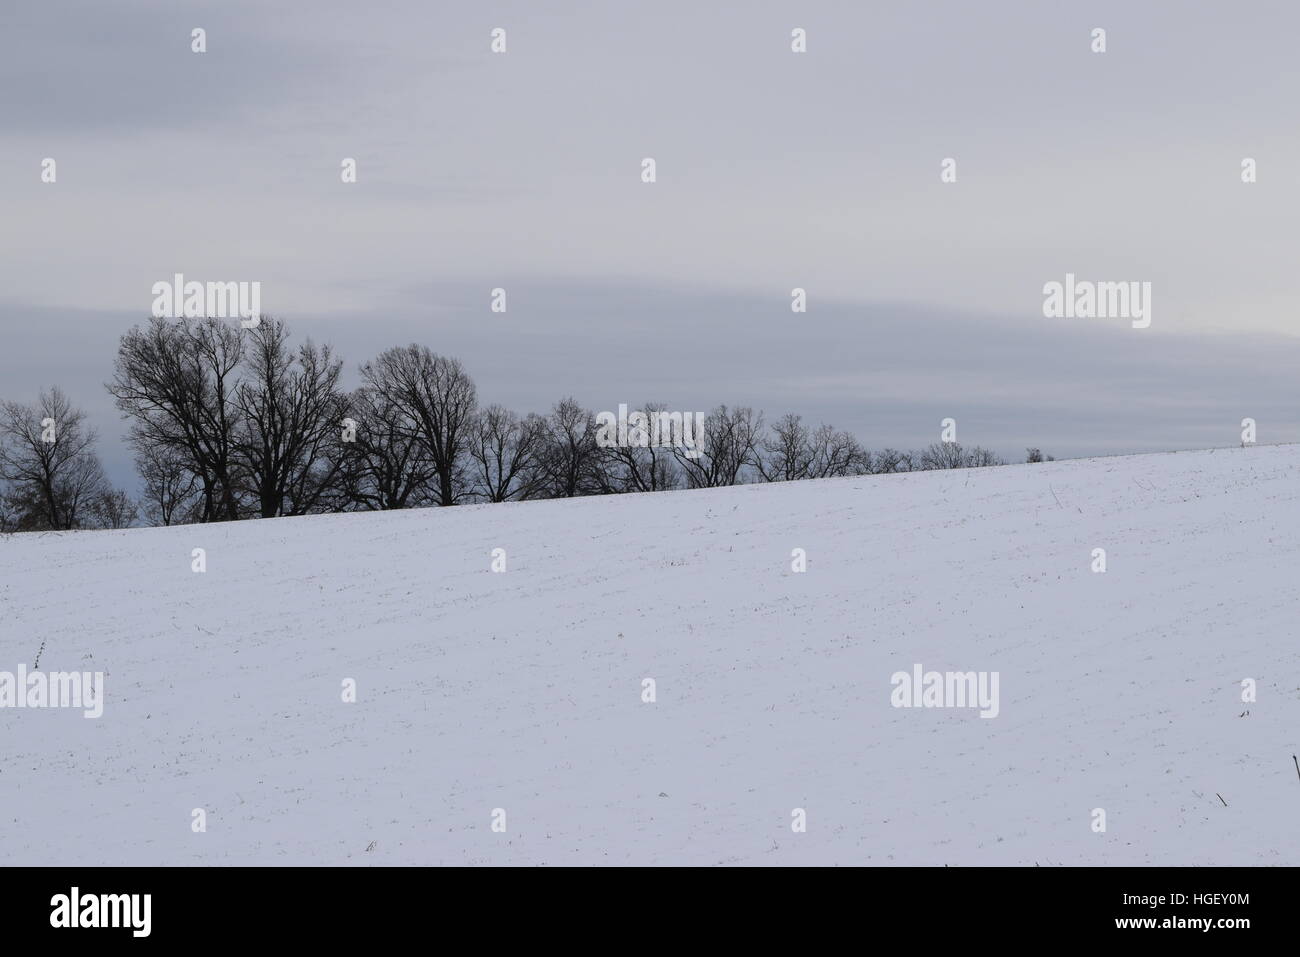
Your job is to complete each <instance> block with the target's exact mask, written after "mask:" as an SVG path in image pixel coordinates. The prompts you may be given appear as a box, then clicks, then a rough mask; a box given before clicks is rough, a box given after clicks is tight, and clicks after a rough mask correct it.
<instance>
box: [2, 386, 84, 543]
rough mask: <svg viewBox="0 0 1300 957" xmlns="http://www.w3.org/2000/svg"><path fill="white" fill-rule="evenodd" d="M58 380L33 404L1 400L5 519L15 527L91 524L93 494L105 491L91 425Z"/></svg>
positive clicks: (65, 526)
mask: <svg viewBox="0 0 1300 957" xmlns="http://www.w3.org/2000/svg"><path fill="white" fill-rule="evenodd" d="M85 418H86V416H85V413H84V412H82V411H81V410H80V409H77V408H74V407H73V406H72V403H71V402H70V401H69V400H68V397H67V396H66V395H65V394H64V392H63V390H62V389H60V388H58V387H57V386H56V387H54V388H52V389H49V390H47V391H42V392H41V393H40V397H39V398H38V400H37V402H36V404H35V405H30V406H29V405H23V404H22V403H18V402H6V403H4V404H3V406H0V473H2V474H3V475H4V476H5V478H6V479H7V480H8V482H9V488H8V489H7V491H6V498H7V499H8V503H9V504H8V510H9V511H10V513H11V517H10V519H9V521H10V522H11V523H12V524H14V525H15V527H17V528H19V529H24V530H27V529H72V528H82V527H87V526H89V525H91V524H93V519H94V515H93V509H94V503H95V502H96V500H97V499H99V498H100V497H101V496H103V495H104V494H105V493H106V492H107V491H108V484H107V482H106V481H105V479H104V470H103V467H102V466H101V465H100V462H99V457H98V456H97V455H95V452H94V444H95V438H96V435H95V431H94V430H93V429H91V428H90V427H88V426H87V425H86V424H85Z"/></svg>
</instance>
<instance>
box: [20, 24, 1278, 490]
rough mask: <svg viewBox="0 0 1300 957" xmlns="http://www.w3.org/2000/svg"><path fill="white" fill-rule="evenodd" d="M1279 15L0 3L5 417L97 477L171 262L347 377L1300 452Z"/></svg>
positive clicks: (1009, 451) (995, 443)
mask: <svg viewBox="0 0 1300 957" xmlns="http://www.w3.org/2000/svg"><path fill="white" fill-rule="evenodd" d="M195 27H202V28H204V29H205V30H206V32H207V48H208V49H207V52H206V53H204V54H195V53H192V52H191V50H190V45H191V39H190V37H191V30H192V29H193V28H195ZM494 27H501V28H503V29H505V30H506V37H507V49H508V52H507V53H505V54H493V53H491V52H490V49H489V43H490V32H491V30H492V29H493V28H494ZM795 27H802V28H804V29H806V30H807V36H808V41H807V45H808V52H807V53H804V54H795V53H792V52H791V50H790V31H791V30H792V29H793V28H795ZM1095 27H1103V28H1105V29H1106V31H1107V52H1105V53H1104V54H1096V53H1093V52H1092V51H1091V48H1090V45H1091V42H1092V41H1091V36H1090V34H1091V31H1092V30H1093V28H1095ZM1298 30H1300V8H1298V7H1297V5H1296V4H1294V3H1288V2H1278V3H1254V2H1243V3H1232V4H1228V3H1200V2H1169V3H1157V2H1149V0H1148V2H1142V3H1137V4H1135V3H1127V2H1126V3H1114V4H1108V3H1097V2H1090V3H1043V2H1033V0H1024V2H988V3H979V4H973V3H968V2H952V3H939V2H932V0H916V2H909V3H897V2H890V3H864V2H843V3H817V2H799V3H795V2H788V3H775V2H771V3H769V2H739V0H737V2H721V0H718V2H709V0H697V2H690V3H683V2H669V0H657V2H653V3H650V2H646V3H632V2H626V3H622V2H620V3H611V2H591V3H578V2H572V0H553V2H546V3H542V2H537V0H528V2H519V3H492V2H468V0H466V2H455V3H452V2H446V3H444V2H439V3H431V2H427V0H426V2H414V0H413V2H399V0H394V2H371V3H346V4H344V3H332V2H310V3H308V2H286V0H277V2H275V3H268V2H233V0H220V2H213V3H198V2H176V0H166V2H163V0H156V2H132V0H116V2H114V3H112V4H108V3H103V2H99V0H88V2H84V3H73V2H63V0H43V2H26V0H8V2H5V3H4V4H3V5H2V6H0V223H2V224H3V225H2V226H0V397H3V398H6V399H22V400H30V399H32V398H34V394H35V391H36V390H37V389H38V388H39V387H41V386H42V385H50V384H59V385H62V386H63V387H64V388H65V389H66V390H67V391H68V392H69V393H70V394H71V395H72V397H73V398H74V400H76V401H77V402H78V403H80V404H82V405H84V406H85V407H86V408H88V409H89V410H90V411H91V413H92V417H93V420H94V422H95V424H96V425H97V426H98V427H99V428H100V431H101V433H102V435H103V442H102V444H101V449H100V451H101V455H102V456H103V458H104V459H105V462H106V464H108V466H109V468H110V471H111V472H112V474H113V476H114V478H115V479H117V480H118V481H121V482H125V481H128V480H129V479H130V466H129V457H128V456H127V455H126V454H125V453H124V452H123V451H122V449H121V446H120V436H121V434H122V429H123V426H122V424H121V423H120V421H119V420H118V418H117V415H116V412H115V411H114V410H113V409H112V406H111V403H110V401H109V400H108V398H107V396H106V394H105V393H104V390H103V386H102V384H103V382H104V381H105V380H107V379H108V378H109V377H110V376H111V371H112V355H113V351H114V348H115V344H116V341H117V339H118V337H119V336H120V335H121V334H122V332H123V331H124V330H125V329H127V328H129V327H130V326H131V325H132V324H134V323H137V322H140V321H142V320H143V319H144V318H145V317H146V316H147V315H148V312H149V308H150V304H151V301H152V295H151V292H150V289H151V287H152V285H153V283H155V282H157V281H159V280H165V279H169V278H170V277H171V276H172V274H173V273H176V272H181V273H184V274H185V276H186V277H187V278H190V279H199V280H248V281H253V280H256V281H260V282H261V283H262V303H263V308H264V310H265V311H267V312H270V313H273V314H276V315H279V316H282V317H284V318H285V319H286V320H287V321H288V322H289V324H290V326H291V328H292V330H293V331H294V332H295V333H297V334H299V335H301V336H308V335H310V336H312V337H314V338H316V339H324V340H328V341H331V342H333V343H335V344H336V345H337V346H338V347H339V349H340V351H341V352H342V354H343V355H344V357H345V358H346V359H347V360H348V368H349V373H350V375H351V373H352V372H353V370H354V369H355V366H356V364H357V363H359V362H360V361H362V360H364V359H366V358H369V357H370V356H372V355H374V354H375V353H376V352H378V351H380V350H381V349H383V348H386V347H388V346H390V345H395V344H399V343H405V342H409V341H418V342H421V343H424V344H427V345H429V346H430V347H432V348H433V349H434V350H435V351H438V352H444V353H448V354H452V355H456V356H458V357H460V358H461V359H462V360H463V361H464V362H465V363H466V365H467V367H468V368H469V370H470V372H471V374H473V375H474V377H475V379H476V380H477V381H478V384H479V391H480V397H481V398H482V399H483V400H485V401H501V402H504V403H506V404H509V405H511V406H513V407H515V408H517V409H519V410H520V411H526V410H543V409H545V408H546V407H549V406H550V405H551V404H552V403H553V402H554V401H555V400H556V399H557V398H559V397H560V396H562V395H564V394H570V393H571V394H573V395H575V396H576V397H577V398H578V399H579V400H580V401H581V402H583V403H584V404H585V405H587V406H589V407H591V408H593V409H596V410H603V409H611V410H612V409H617V406H618V404H619V403H620V402H627V403H638V402H643V401H647V400H651V401H659V402H663V403H665V404H667V405H668V406H669V407H670V408H680V409H701V410H702V409H706V408H708V407H710V406H712V405H714V404H716V403H718V402H724V401H725V402H728V403H732V404H735V403H741V404H750V405H753V406H756V407H759V408H762V409H764V410H765V411H766V412H767V413H768V416H769V418H771V417H774V416H775V415H777V414H780V413H782V412H785V411H798V412H803V413H805V414H806V415H808V416H810V417H812V418H815V419H827V420H829V421H833V422H834V423H835V424H836V425H838V426H840V427H844V428H850V429H853V430H854V431H856V432H858V434H859V437H860V438H861V439H862V440H863V441H864V442H865V443H866V444H868V445H870V446H873V447H879V446H882V445H894V446H903V447H915V446H921V445H924V444H927V443H929V442H931V441H934V440H936V439H937V438H938V431H939V419H940V418H942V417H945V416H952V417H953V418H955V419H957V421H958V438H959V440H961V441H962V442H963V443H971V444H975V443H978V444H982V445H986V446H989V447H992V448H993V449H995V450H997V451H999V452H1001V453H1002V454H1004V455H1006V456H1008V457H1011V456H1023V447H1024V446H1025V445H1027V444H1033V445H1037V446H1041V447H1042V448H1043V449H1044V450H1045V451H1049V452H1054V453H1056V454H1057V455H1082V454H1096V453H1111V452H1126V451H1136V450H1143V449H1173V448H1191V447H1205V446H1214V445H1232V444H1236V442H1237V441H1238V435H1239V431H1240V421H1241V419H1242V418H1244V417H1247V416H1250V417H1253V418H1255V419H1257V420H1258V422H1259V438H1260V441H1261V442H1280V441H1300V336H1298V335H1297V333H1300V318H1298V316H1297V304H1300V263H1298V257H1297V253H1298V252H1300V243H1298V242H1297V239H1296V232H1297V214H1298V213H1300V127H1298V126H1297V123H1296V104H1297V103H1300V70H1297V69H1296V57H1295V53H1294V38H1295V36H1296V34H1297V31H1298ZM46 157H52V158H54V159H55V160H56V161H57V164H58V165H57V171H58V180H57V182H56V183H54V184H44V183H42V182H41V179H40V173H41V161H42V160H43V159H44V158H46ZM344 157H354V158H355V159H356V160H357V163H358V182H357V183H355V184H343V183H342V182H341V181H340V176H339V172H340V162H341V161H342V159H343V158H344ZM644 157H653V158H654V159H655V160H656V163H657V177H658V179H657V182H655V183H654V184H645V183H643V182H641V175H640V174H641V160H642V158H644ZM945 157H953V158H955V159H956V161H957V182H955V183H949V184H945V183H941V182H940V176H939V173H940V162H941V161H942V160H943V159H944V158H945ZM1245 157H1251V158H1254V159H1255V160H1256V161H1257V164H1258V182H1256V183H1253V184H1243V183H1242V181H1241V162H1242V159H1243V158H1245ZM1067 272H1072V273H1075V274H1076V275H1077V276H1079V277H1080V278H1084V279H1095V280H1115V281H1128V280H1136V281H1147V282H1150V283H1151V284H1152V324H1151V327H1150V328H1149V329H1142V330H1138V329H1133V328H1131V327H1130V325H1129V323H1128V322H1127V321H1124V320H1102V319H1068V320H1067V319H1047V318H1044V317H1043V313H1042V303H1043V292H1042V290H1043V284H1044V283H1046V282H1049V281H1052V280H1058V281H1059V280H1062V279H1063V278H1064V276H1065V274H1066V273H1067ZM498 286H499V287H504V288H505V289H506V290H507V296H508V303H509V311H508V312H507V313H506V314H504V315H501V314H494V313H492V312H490V311H489V292H490V290H491V289H492V288H493V287H498ZM796 286H799V287H803V288H805V289H806V290H807V292H808V299H809V307H808V312H807V313H806V314H794V313H792V312H791V311H790V290H791V289H792V288H793V287H796Z"/></svg>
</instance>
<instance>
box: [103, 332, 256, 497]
mask: <svg viewBox="0 0 1300 957" xmlns="http://www.w3.org/2000/svg"><path fill="white" fill-rule="evenodd" d="M243 356H244V339H243V336H242V330H240V328H239V327H238V326H232V325H230V324H228V323H226V322H224V321H223V320H220V319H177V320H171V319H159V318H156V317H155V318H151V319H150V320H149V322H148V324H147V325H146V326H145V327H144V328H140V327H138V326H137V327H136V328H134V329H132V330H131V331H130V332H128V333H127V334H126V335H124V336H122V340H121V342H120V344H119V345H118V354H117V361H116V364H115V376H114V379H113V381H112V382H111V383H109V384H108V391H109V392H110V393H111V394H112V395H113V397H114V399H116V401H117V408H118V410H119V411H121V412H122V413H123V415H124V416H126V417H127V418H129V419H131V420H132V425H131V442H132V445H133V446H134V447H135V448H136V449H137V451H138V450H140V449H141V448H142V447H145V446H148V447H159V448H165V449H168V450H170V451H172V452H174V453H176V454H178V455H181V456H182V457H183V458H184V461H185V468H186V469H188V470H189V471H190V472H191V473H192V474H193V475H194V476H195V477H196V478H197V479H198V483H199V488H200V493H201V496H202V507H201V510H200V518H201V520H202V521H205V522H211V521H221V520H229V519H237V518H239V500H238V492H237V484H238V480H239V475H238V473H237V468H238V465H237V461H236V457H235V430H236V427H237V425H238V422H239V409H238V408H237V407H236V405H235V390H236V388H237V381H236V373H237V370H238V368H239V366H240V363H241V362H242V360H243Z"/></svg>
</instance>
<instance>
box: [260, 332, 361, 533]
mask: <svg viewBox="0 0 1300 957" xmlns="http://www.w3.org/2000/svg"><path fill="white" fill-rule="evenodd" d="M288 339H289V333H288V330H287V329H286V328H285V325H284V323H283V322H280V321H279V320H277V319H273V318H270V317H263V319H262V321H261V322H260V323H259V324H258V326H257V327H256V328H255V329H254V330H253V331H252V332H251V333H249V335H248V343H247V346H246V348H245V368H246V376H245V378H244V380H243V381H242V382H241V383H240V385H239V387H238V388H237V389H236V391H235V405H236V406H237V407H238V409H239V412H240V421H239V424H238V428H237V429H236V432H235V436H234V445H235V450H236V456H237V459H238V463H239V475H240V476H241V478H242V479H243V481H244V482H245V483H246V484H247V487H248V488H249V490H250V492H251V493H252V497H253V498H254V499H255V501H256V503H257V508H258V512H259V514H261V516H262V517H263V518H273V517H275V516H277V515H303V514H306V513H307V512H311V511H315V510H318V509H319V507H320V505H321V502H322V500H323V498H324V496H325V494H326V492H327V491H328V489H329V488H330V484H331V482H332V480H333V478H334V475H335V472H336V471H337V470H338V469H339V468H340V467H341V457H340V456H338V455H334V456H331V455H329V454H328V453H329V450H330V449H331V448H332V447H333V446H334V445H335V444H336V443H338V442H339V441H341V433H342V428H343V419H344V417H345V416H344V412H345V400H344V397H343V395H342V393H341V392H340V390H339V378H340V374H341V372H342V369H343V363H342V361H341V360H338V359H335V358H333V355H332V353H331V351H330V347H329V346H322V347H320V348H317V347H316V346H315V345H313V344H312V342H311V341H310V340H308V341H307V342H306V343H305V344H304V345H301V346H299V347H298V349H297V351H296V352H295V351H294V350H293V349H292V348H291V347H290V346H289V342H288Z"/></svg>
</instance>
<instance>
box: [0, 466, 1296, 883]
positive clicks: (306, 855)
mask: <svg viewBox="0 0 1300 957" xmlns="http://www.w3.org/2000/svg"><path fill="white" fill-rule="evenodd" d="M194 548H204V549H206V550H207V572H206V573H205V574H195V573H194V572H192V571H191V564H190V563H191V557H190V555H191V550H192V549H194ZM494 548H504V549H506V550H507V555H508V570H507V571H506V572H505V573H504V574H497V573H493V572H492V571H491V570H490V569H489V564H490V561H491V554H490V553H491V551H492V549H494ZM794 548H803V549H805V550H806V551H807V554H808V570H807V572H806V573H803V574H796V573H794V572H792V571H791V564H790V563H791V550H792V549H794ZM1094 548H1105V549H1106V551H1107V562H1108V570H1107V572H1106V573H1105V574H1096V573H1093V572H1092V570H1091V567H1090V566H1091V563H1092V549H1094ZM1298 570H1300V446H1275V447H1258V448H1250V449H1230V450H1226V449H1220V450H1216V451H1212V452H1189V453H1176V454H1163V455H1143V456H1132V457H1123V458H1102V459H1091V460H1078V461H1070V462H1056V463H1045V464H1041V465H1032V466H1010V467H1005V468H991V469H979V470H970V471H955V472H929V473H919V474H912V475H890V476H873V477H862V478H850V479H832V480H828V481H819V482H800V483H794V484H788V485H763V486H747V487H741V488H731V489H720V490H710V491H691V492H673V493H662V494H654V495H622V496H612V497H603V498H585V499H578V500H571V501H556V502H530V503H523V504H511V505H491V506H476V507H471V508H455V509H427V510H419V511H405V512H396V513H384V514H374V513H368V514H356V515H341V516H318V517H310V518H301V519H277V520H272V521H255V522H242V523H237V524H229V525H211V526H188V527H180V528H170V529H138V530H130V531H122V532H86V533H70V534H49V535H23V536H8V537H4V538H0V670H8V671H15V670H16V669H17V666H18V665H19V664H20V663H22V664H26V665H27V666H29V667H31V666H32V664H33V659H34V657H35V656H36V654H37V651H38V649H40V648H41V647H42V645H43V646H44V650H43V652H42V654H41V660H40V666H41V670H43V671H50V670H74V669H75V670H102V671H104V672H106V675H107V677H106V679H105V687H106V695H105V711H104V715H103V717H102V718H100V719H99V720H87V719H85V718H84V717H82V714H81V712H80V711H77V710H28V709H24V710H13V709H5V710H0V823H2V824H3V833H4V842H3V851H2V852H0V863H5V864H50V865H74V864H90V865H100V864H723V863H734V864H832V863H834V864H923V865H941V864H951V865H960V864H1004V865H1033V864H1035V863H1038V864H1042V865H1045V866H1046V865H1057V864H1086V865H1100V864H1203V865H1209V864H1247V865H1250V864H1288V865H1294V864H1298V863H1300V776H1298V775H1297V771H1296V768H1295V766H1294V765H1293V763H1292V755H1293V754H1295V753H1297V752H1300V741H1298V739H1300V677H1298V676H1297V665H1298V664H1300V641H1297V632H1298V631H1300V614H1298V612H1300V574H1297V572H1298ZM917 663H919V664H921V665H923V666H924V667H925V669H927V670H930V669H935V670H956V671H967V670H976V671H979V670H987V671H998V672H999V673H1000V692H1001V694H1000V698H1001V701H1000V707H1001V711H1000V714H999V715H998V717H996V718H992V719H983V718H980V717H979V715H978V713H976V712H975V711H974V710H970V709H919V708H917V709H903V708H894V707H892V706H891V704H890V693H891V690H892V688H891V685H890V676H891V675H892V674H893V673H894V672H896V671H900V670H902V671H908V670H910V669H911V668H912V666H913V665H914V664H917ZM645 677H653V678H654V679H655V680H656V683H657V701H655V702H654V703H652V704H647V703H643V702H642V700H641V690H642V679H643V678H645ZM1248 677H1249V678H1254V679H1255V680H1256V681H1257V682H1258V701H1256V702H1254V703H1243V702H1242V700H1241V681H1242V679H1243V678H1248ZM345 678H354V679H355V680H356V682H357V687H358V701H357V702H356V703H353V704H349V703H344V702H343V701H342V695H341V684H342V681H343V679H345ZM1246 711H1249V713H1248V714H1245V715H1244V716H1243V713H1244V712H1246ZM1219 795H1221V796H1222V801H1221V800H1220V797H1219ZM1224 802H1226V805H1227V806H1225V805H1224ZM200 807H201V808H204V809H205V810H206V813H207V831H206V832H205V833H194V832H193V831H192V830H191V826H190V825H191V811H192V809H194V808H200ZM498 807H499V808H504V809H505V810H506V813H507V818H506V822H507V825H506V826H507V830H506V832H505V833H494V832H493V831H492V830H491V827H490V824H491V815H492V811H493V809H494V808H498ZM794 808H804V809H806V811H807V821H808V827H807V832H806V833H801V834H799V833H793V832H792V830H791V811H792V809H794ZM1093 808H1104V809H1105V810H1106V812H1107V830H1106V832H1105V833H1102V834H1098V833H1094V832H1093V830H1092V827H1091V824H1092V820H1093V818H1092V814H1091V812H1092V809H1093Z"/></svg>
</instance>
